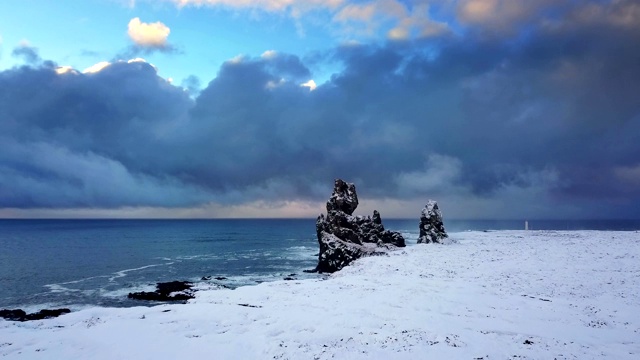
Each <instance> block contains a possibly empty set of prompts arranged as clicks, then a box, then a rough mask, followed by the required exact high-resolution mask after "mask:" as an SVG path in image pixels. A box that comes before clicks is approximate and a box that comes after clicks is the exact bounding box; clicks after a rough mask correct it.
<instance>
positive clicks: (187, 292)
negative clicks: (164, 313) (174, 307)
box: [127, 281, 194, 301]
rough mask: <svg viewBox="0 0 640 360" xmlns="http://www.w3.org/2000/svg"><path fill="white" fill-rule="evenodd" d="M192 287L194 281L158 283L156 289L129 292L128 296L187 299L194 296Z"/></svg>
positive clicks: (165, 299)
mask: <svg viewBox="0 0 640 360" xmlns="http://www.w3.org/2000/svg"><path fill="white" fill-rule="evenodd" d="M192 287H193V283H191V282H189V281H171V282H165V283H157V284H156V291H141V292H135V293H129V295H127V297H128V298H129V299H136V300H147V301H186V300H189V299H193V298H194V295H193V292H192V291H191V288H192Z"/></svg>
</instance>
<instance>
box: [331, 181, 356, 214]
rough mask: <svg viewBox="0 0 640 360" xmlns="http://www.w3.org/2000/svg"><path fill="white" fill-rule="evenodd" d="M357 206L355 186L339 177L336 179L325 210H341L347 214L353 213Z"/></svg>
mask: <svg viewBox="0 0 640 360" xmlns="http://www.w3.org/2000/svg"><path fill="white" fill-rule="evenodd" d="M357 207H358V194H356V186H355V185H354V184H351V183H347V182H345V181H343V180H341V179H336V182H335V185H334V187H333V194H331V197H330V198H329V201H327V212H331V211H342V212H344V213H346V214H347V215H351V214H353V212H354V211H355V210H356V208H357Z"/></svg>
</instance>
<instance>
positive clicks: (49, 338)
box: [0, 231, 640, 359]
mask: <svg viewBox="0 0 640 360" xmlns="http://www.w3.org/2000/svg"><path fill="white" fill-rule="evenodd" d="M450 235H451V237H452V238H453V239H454V240H457V241H458V242H459V243H458V244H452V245H444V246H441V245H416V246H410V247H408V248H403V249H400V250H397V251H395V252H391V253H390V254H389V256H377V257H368V258H363V259H359V260H357V261H356V262H355V263H353V264H352V265H350V266H348V267H346V268H344V269H343V270H341V271H339V272H337V273H335V274H333V275H331V276H329V277H328V279H327V280H320V279H310V280H295V281H274V282H268V283H262V284H258V285H252V286H244V287H239V288H236V289H235V290H227V289H221V290H210V291H207V290H204V289H202V290H200V291H199V292H197V293H196V298H195V299H194V300H191V301H189V303H188V304H186V305H180V304H176V305H159V306H154V307H134V308H98V307H95V308H89V309H84V310H80V311H77V312H74V313H71V314H67V315H64V316H62V317H59V318H55V319H49V320H43V321H33V322H27V323H13V322H9V321H3V320H0V339H2V340H0V355H1V356H9V357H10V358H28V359H32V358H42V359H48V358H92V359H113V358H134V357H135V358H142V359H145V358H157V357H162V358H169V357H172V356H182V357H185V356H194V357H199V356H202V357H212V356H214V357H215V358H221V359H232V358H242V357H244V358H279V359H287V358H289V359H311V358H318V359H325V358H332V357H335V358H349V359H358V358H362V359H364V358H367V359H371V358H374V359H378V358H380V359H383V358H394V359H417V358H424V357H429V356H433V357H435V358H445V357H448V358H464V359H470V358H483V359H494V358H507V357H508V358H512V357H514V356H517V357H520V358H532V359H535V358H558V359H562V358H565V359H572V358H576V359H585V358H616V359H625V358H629V359H632V358H636V357H638V356H640V340H639V339H640V294H637V291H636V289H638V288H640V261H638V260H639V259H640V235H639V234H638V233H637V232H622V231H620V232H618V231H527V232H525V231H492V232H466V233H452V234H450ZM167 310H168V311H167Z"/></svg>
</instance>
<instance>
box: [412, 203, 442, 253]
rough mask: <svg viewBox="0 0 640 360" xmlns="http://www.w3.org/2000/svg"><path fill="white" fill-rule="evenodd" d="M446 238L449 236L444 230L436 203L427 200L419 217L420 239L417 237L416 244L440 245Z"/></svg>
mask: <svg viewBox="0 0 640 360" xmlns="http://www.w3.org/2000/svg"><path fill="white" fill-rule="evenodd" d="M448 237H449V235H447V232H446V231H445V230H444V224H443V222H442V213H441V212H440V209H439V208H438V203H437V202H435V201H434V200H429V201H428V202H427V205H425V206H424V208H423V209H422V214H421V215H420V237H418V244H429V243H437V244H440V243H442V240H444V239H446V238H448Z"/></svg>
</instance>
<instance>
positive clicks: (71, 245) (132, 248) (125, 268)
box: [0, 218, 640, 311]
mask: <svg viewBox="0 0 640 360" xmlns="http://www.w3.org/2000/svg"><path fill="white" fill-rule="evenodd" d="M383 222H384V224H385V226H386V228H388V229H391V230H396V231H400V232H401V233H402V234H403V235H404V236H405V238H406V239H407V243H408V245H413V244H414V243H415V240H416V239H417V236H418V228H417V220H397V219H384V218H383ZM529 224H530V228H532V229H557V230H566V229H569V230H579V229H597V230H636V229H640V221H561V220H554V221H530V222H529ZM445 226H446V227H447V230H448V231H449V232H459V231H466V230H505V229H522V228H523V226H524V222H523V221H519V220H518V221H516V220H514V221H486V220H485V221H478V220H474V221H455V220H453V221H448V222H445ZM0 248H1V249H3V250H2V251H1V252H0V308H24V309H27V310H33V311H36V310H38V309H40V308H43V307H49V308H51V307H70V308H72V309H79V308H83V307H90V306H110V307H129V306H138V305H148V304H149V303H146V302H140V301H135V300H129V299H127V294H128V293H129V292H133V291H143V290H151V289H152V288H153V286H154V284H155V283H156V282H163V281H172V280H189V281H194V282H201V283H203V285H205V286H206V285H211V286H215V285H216V284H218V285H224V286H229V287H238V286H243V285H253V284H257V283H259V282H264V281H272V280H279V279H283V278H284V277H288V276H290V275H291V274H295V275H294V277H295V278H296V279H304V278H313V277H317V276H318V275H316V274H307V273H304V272H303V270H305V269H312V268H313V267H315V265H316V262H317V252H318V245H317V240H316V234H315V220H314V219H251V220H250V219H244V220H0ZM205 276H211V277H212V279H211V280H207V281H203V280H201V278H202V277H205ZM215 277H224V278H226V279H223V280H216V279H215Z"/></svg>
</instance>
